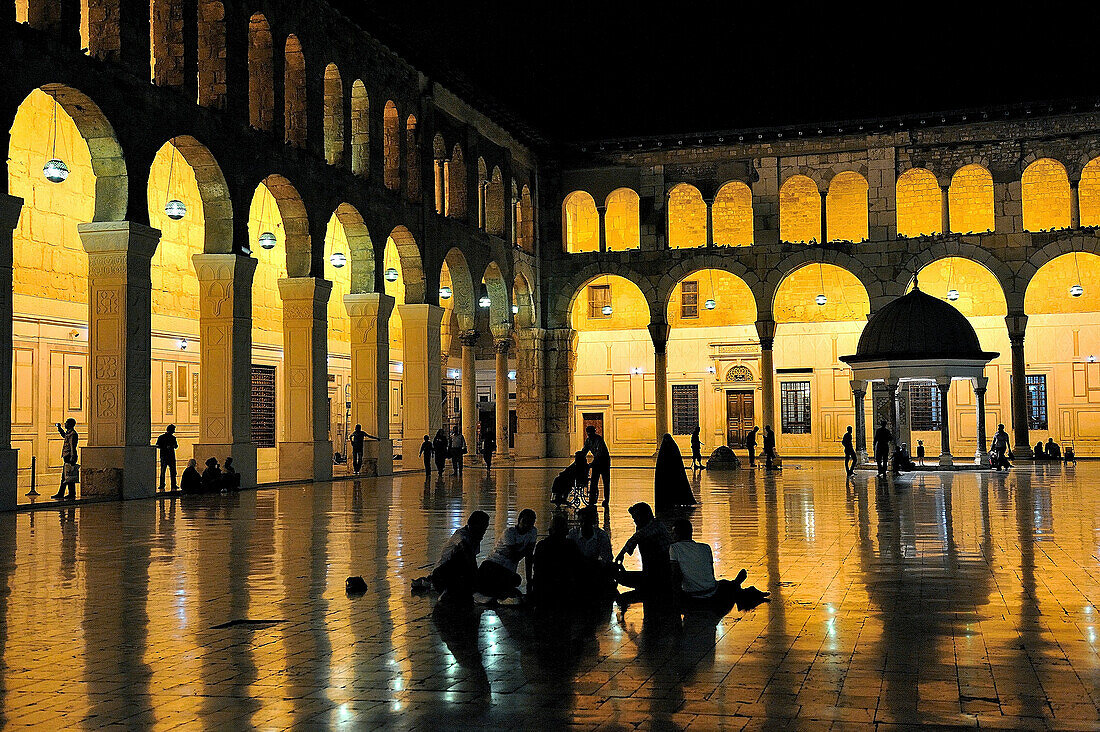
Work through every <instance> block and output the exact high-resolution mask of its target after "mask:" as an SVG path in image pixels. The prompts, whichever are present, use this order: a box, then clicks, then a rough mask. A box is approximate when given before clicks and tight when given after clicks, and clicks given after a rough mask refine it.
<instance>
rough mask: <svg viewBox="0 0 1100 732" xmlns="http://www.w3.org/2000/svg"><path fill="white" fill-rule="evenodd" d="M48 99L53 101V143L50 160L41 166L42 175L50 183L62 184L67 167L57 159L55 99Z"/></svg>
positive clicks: (65, 176)
mask: <svg viewBox="0 0 1100 732" xmlns="http://www.w3.org/2000/svg"><path fill="white" fill-rule="evenodd" d="M50 98H51V99H53V120H52V122H51V123H50V126H51V128H52V130H53V131H52V133H51V134H52V137H53V141H52V143H51V146H50V159H49V160H47V161H46V164H45V165H43V166H42V175H44V176H46V180H48V181H49V182H50V183H64V182H65V179H66V178H68V177H69V166H68V165H65V161H64V160H62V159H61V158H59V157H57V98H56V97H53V96H51V97H50Z"/></svg>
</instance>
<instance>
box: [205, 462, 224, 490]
mask: <svg viewBox="0 0 1100 732" xmlns="http://www.w3.org/2000/svg"><path fill="white" fill-rule="evenodd" d="M221 483H222V471H221V468H219V467H218V459H217V458H210V459H208V460H207V461H206V470H204V471H202V492H203V493H217V492H218V491H220V490H221V488H222V486H221Z"/></svg>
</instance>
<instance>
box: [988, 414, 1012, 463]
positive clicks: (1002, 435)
mask: <svg viewBox="0 0 1100 732" xmlns="http://www.w3.org/2000/svg"><path fill="white" fill-rule="evenodd" d="M989 452H990V454H991V455H992V456H993V460H992V463H993V469H994V470H1001V469H1002V468H1003V469H1005V470H1008V469H1009V468H1011V467H1012V464H1011V463H1009V462H1008V433H1007V432H1005V426H1004V425H1003V424H999V425H997V432H996V434H994V435H993V443H992V445H991V446H990V450H989Z"/></svg>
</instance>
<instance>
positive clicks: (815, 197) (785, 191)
mask: <svg viewBox="0 0 1100 732" xmlns="http://www.w3.org/2000/svg"><path fill="white" fill-rule="evenodd" d="M779 238H780V240H782V241H791V242H801V243H804V244H805V243H808V242H810V241H815V242H820V241H821V193H820V191H818V189H817V184H816V183H814V182H813V181H812V180H810V179H809V178H807V177H806V176H804V175H792V176H791V177H790V178H788V179H787V180H786V181H785V182H784V183H783V186H782V187H781V188H780V189H779Z"/></svg>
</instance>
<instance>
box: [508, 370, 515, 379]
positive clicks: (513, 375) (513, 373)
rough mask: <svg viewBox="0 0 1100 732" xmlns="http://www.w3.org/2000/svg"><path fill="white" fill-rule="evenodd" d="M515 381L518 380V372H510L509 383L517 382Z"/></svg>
mask: <svg viewBox="0 0 1100 732" xmlns="http://www.w3.org/2000/svg"><path fill="white" fill-rule="evenodd" d="M515 380H516V372H515V371H509V372H508V381H515Z"/></svg>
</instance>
